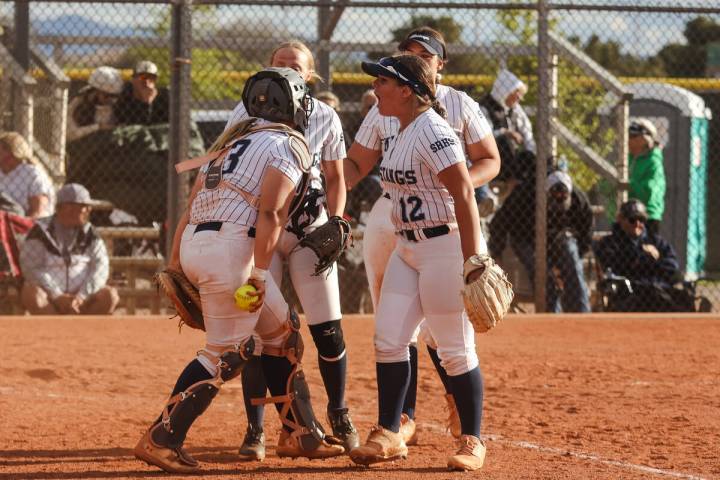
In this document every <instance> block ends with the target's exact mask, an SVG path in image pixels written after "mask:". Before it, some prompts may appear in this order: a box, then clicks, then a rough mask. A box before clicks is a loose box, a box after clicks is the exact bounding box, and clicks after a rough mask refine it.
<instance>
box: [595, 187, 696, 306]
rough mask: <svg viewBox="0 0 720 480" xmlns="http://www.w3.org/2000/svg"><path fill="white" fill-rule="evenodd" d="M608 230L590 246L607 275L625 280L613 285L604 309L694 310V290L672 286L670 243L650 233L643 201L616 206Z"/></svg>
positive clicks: (675, 273) (675, 274) (676, 274)
mask: <svg viewBox="0 0 720 480" xmlns="http://www.w3.org/2000/svg"><path fill="white" fill-rule="evenodd" d="M616 218H617V221H616V222H615V223H614V224H613V226H612V233H611V234H610V235H608V236H607V237H605V238H603V239H602V240H600V241H599V242H597V244H596V245H595V247H594V251H595V256H596V257H597V260H598V263H599V264H600V267H601V268H602V269H603V270H604V271H605V273H606V275H605V276H606V280H607V279H608V278H607V277H611V276H620V277H624V279H627V280H629V282H630V284H629V288H624V289H619V288H615V289H614V290H615V292H611V293H612V295H611V296H610V298H609V299H608V302H609V305H608V310H611V311H620V312H674V311H694V310H695V308H694V292H691V291H689V290H688V289H679V288H675V287H673V285H674V284H675V283H677V282H678V280H679V279H680V277H681V273H680V271H679V265H678V260H677V255H676V253H675V250H674V249H673V247H672V246H671V245H670V244H669V243H668V242H667V241H666V240H665V239H663V238H662V237H660V235H650V234H649V233H648V231H647V227H646V222H647V221H648V212H647V209H646V208H645V204H643V203H642V202H641V201H639V200H636V199H631V200H628V201H627V202H625V203H623V204H622V205H621V206H620V211H619V212H618V214H617V217H616Z"/></svg>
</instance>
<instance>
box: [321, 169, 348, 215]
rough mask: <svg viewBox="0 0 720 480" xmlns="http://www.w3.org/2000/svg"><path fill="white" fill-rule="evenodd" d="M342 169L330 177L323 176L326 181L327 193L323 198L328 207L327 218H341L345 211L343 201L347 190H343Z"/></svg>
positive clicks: (345, 198)
mask: <svg viewBox="0 0 720 480" xmlns="http://www.w3.org/2000/svg"><path fill="white" fill-rule="evenodd" d="M344 173H345V172H344V169H340V170H339V172H338V171H334V172H333V173H332V174H331V175H327V174H326V176H325V179H326V180H327V187H326V189H327V191H326V192H325V197H326V200H327V206H328V215H329V216H331V217H332V216H339V217H342V215H343V212H344V211H345V201H346V200H347V189H346V188H345V182H346V180H345V177H344Z"/></svg>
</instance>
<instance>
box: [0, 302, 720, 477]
mask: <svg viewBox="0 0 720 480" xmlns="http://www.w3.org/2000/svg"><path fill="white" fill-rule="evenodd" d="M344 324H345V332H346V333H345V336H346V340H347V342H348V352H349V361H350V365H349V378H348V401H349V404H350V407H351V413H352V414H353V417H354V420H355V422H356V424H357V426H358V427H359V429H360V430H361V433H362V436H363V437H365V435H367V432H368V429H369V427H370V425H371V424H372V423H373V422H374V420H375V416H376V393H375V365H374V362H373V353H372V330H373V325H372V319H371V318H368V317H348V318H346V320H344ZM202 338H203V337H202V334H201V332H197V331H192V330H188V329H183V332H182V334H180V335H178V334H177V329H176V328H175V324H174V321H172V320H167V319H166V318H158V317H153V318H137V317H134V318H130V317H111V318H83V319H70V318H30V317H4V318H2V317H0V347H1V348H0V352H2V364H1V365H0V479H71V478H93V479H106V478H107V479H110V478H112V479H116V478H146V477H150V478H154V477H157V478H173V477H172V476H170V475H166V474H163V473H162V472H160V471H159V470H157V469H155V468H152V467H149V466H147V465H146V464H144V463H141V462H139V461H137V460H135V459H134V458H133V457H132V454H131V449H132V447H133V446H134V444H135V442H136V441H137V440H138V438H139V437H140V435H141V434H142V432H143V430H144V429H145V428H146V427H147V426H148V424H149V422H150V421H151V420H152V419H153V418H154V417H155V416H156V415H157V414H158V413H159V411H160V409H161V407H162V405H163V403H164V401H165V398H166V396H167V394H168V393H169V392H170V389H171V387H172V384H173V383H174V381H175V379H176V377H177V375H178V373H179V372H180V370H181V369H182V368H183V366H184V365H185V364H186V363H187V362H188V360H190V359H191V358H192V356H193V353H194V351H195V350H197V349H198V348H200V347H201V346H202ZM305 338H306V340H307V339H309V338H310V337H309V334H308V333H307V331H305ZM306 344H307V350H306V356H305V364H306V371H307V372H308V376H309V379H310V381H311V388H312V391H313V395H314V403H315V405H316V411H317V412H323V411H324V404H325V393H324V390H323V389H322V384H321V382H320V377H319V374H318V372H317V368H316V360H315V356H316V354H315V350H314V348H313V347H312V341H307V342H306ZM718 345H720V317H717V316H715V317H712V316H695V317H692V318H682V317H678V318H675V317H669V316H667V317H661V318H658V317H657V316H644V317H623V318H617V317H598V316H588V317H583V318H580V317H571V316H564V317H558V316H555V317H552V316H512V317H510V318H509V319H508V320H507V321H506V322H505V323H504V324H503V325H501V326H500V327H499V328H498V329H496V330H495V331H493V332H491V333H489V334H486V335H483V336H480V337H478V351H479V354H480V358H481V363H482V366H483V372H484V376H485V387H486V390H485V414H484V418H483V432H484V434H485V435H486V436H487V440H488V442H487V444H488V455H487V460H486V465H485V467H484V468H483V469H482V470H481V471H480V472H478V473H475V474H460V473H450V472H448V471H447V470H446V469H445V458H446V455H447V454H448V453H450V452H451V451H452V450H453V443H452V441H451V438H450V437H449V435H447V434H446V433H445V431H444V423H443V422H444V418H445V412H444V410H443V405H444V401H443V398H442V387H441V384H440V382H439V380H438V379H437V377H436V375H435V373H434V371H433V370H432V365H431V362H430V360H429V358H428V356H427V354H426V353H425V352H424V351H423V350H424V349H421V354H420V368H421V372H420V380H419V399H418V410H417V415H418V424H419V425H420V428H421V436H420V445H418V446H417V447H411V449H410V456H409V458H408V459H407V460H405V461H401V462H396V463H393V464H387V465H382V466H380V467H373V468H369V469H368V468H364V467H356V466H353V465H352V463H351V462H350V461H349V459H348V458H347V457H341V458H338V459H332V460H327V461H317V462H310V461H306V460H296V461H284V460H280V459H278V458H277V457H275V456H274V455H273V453H272V451H270V452H269V455H268V458H267V459H266V460H265V461H264V462H263V463H261V464H242V463H238V461H237V458H236V456H235V453H236V451H237V447H238V445H239V443H240V441H241V439H242V433H243V431H244V428H245V420H244V414H243V409H242V392H241V389H240V382H239V381H237V380H236V381H234V382H232V383H230V384H227V385H226V386H225V388H224V390H222V391H221V393H220V395H219V396H218V397H217V398H216V400H215V402H214V403H213V405H212V406H211V407H210V409H209V410H208V412H206V413H205V415H203V416H202V417H201V418H200V419H199V420H198V421H197V423H196V424H195V426H194V427H193V429H192V430H191V431H190V435H189V436H188V440H187V443H186V445H187V446H188V447H189V448H188V449H189V451H190V452H191V453H193V454H194V455H195V456H196V457H197V458H198V459H199V460H200V461H201V462H202V463H203V468H204V470H203V476H204V477H205V478H228V477H231V476H235V475H243V474H249V475H252V477H253V478H270V479H278V480H280V479H282V480H289V479H296V480H300V479H303V480H305V479H317V478H338V477H340V476H342V477H345V478H366V479H375V478H385V479H391V478H392V479H395V478H398V479H410V478H415V477H417V476H418V475H422V478H423V479H446V478H460V477H462V476H464V477H468V476H470V475H472V476H473V477H475V476H477V477H482V478H487V479H511V478H518V479H520V478H533V479H535V478H547V479H558V478H562V479H577V478H593V479H618V478H623V479H638V478H686V479H699V478H720V458H719V456H718V448H720V447H718V445H720V354H719V353H718V351H719V350H718ZM276 426H277V416H276V415H275V413H274V412H272V413H269V414H268V415H267V418H266V431H267V432H268V437H269V438H268V445H273V444H274V442H275V440H276V438H277V434H276Z"/></svg>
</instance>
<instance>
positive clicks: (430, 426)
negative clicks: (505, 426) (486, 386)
mask: <svg viewBox="0 0 720 480" xmlns="http://www.w3.org/2000/svg"><path fill="white" fill-rule="evenodd" d="M422 429H423V430H432V431H433V432H438V433H443V434H444V433H446V432H447V428H446V427H445V426H444V425H440V424H437V423H423V424H422ZM483 437H485V438H487V439H488V440H491V441H493V442H498V443H504V444H506V445H512V446H514V447H519V448H525V449H528V450H537V451H539V452H544V453H554V454H557V455H561V456H570V457H575V458H579V459H581V460H590V461H592V462H598V463H602V464H605V465H612V466H614V467H620V468H625V469H628V470H638V471H640V472H644V473H653V474H655V475H662V476H666V477H672V478H683V479H686V480H707V479H706V478H705V477H700V476H697V475H694V474H692V473H684V472H676V471H674V470H663V469H662V468H654V467H647V466H645V465H636V464H634V463H629V462H622V461H620V460H609V459H606V458H602V457H600V456H599V455H595V454H592V453H582V452H573V451H570V450H565V449H562V448H555V447H545V446H542V445H538V444H536V443H533V442H527V441H524V440H510V439H507V438H504V437H503V436H502V435H497V434H485V435H483Z"/></svg>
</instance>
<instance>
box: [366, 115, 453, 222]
mask: <svg viewBox="0 0 720 480" xmlns="http://www.w3.org/2000/svg"><path fill="white" fill-rule="evenodd" d="M464 161H465V155H464V154H463V151H462V147H461V146H460V139H459V138H458V136H457V135H456V134H455V132H454V130H453V129H452V128H451V127H450V125H448V123H447V122H446V121H445V120H444V119H443V118H442V117H441V116H440V115H438V114H437V113H436V112H435V111H434V110H432V109H429V110H427V111H425V112H423V113H422V114H420V115H418V117H417V118H415V120H413V122H412V123H410V125H408V126H407V127H405V129H403V130H402V131H400V132H399V133H398V134H397V135H396V136H395V137H394V138H393V139H392V140H390V142H389V144H388V147H387V151H386V152H385V155H383V159H382V162H381V163H380V177H381V178H382V180H383V188H384V189H385V191H386V192H387V193H389V194H390V200H391V201H392V202H393V208H392V213H391V215H390V217H391V219H392V222H393V225H394V226H395V229H396V230H414V229H418V228H425V227H436V226H438V225H445V224H447V223H455V205H454V201H453V198H452V197H451V196H450V193H449V192H448V190H447V188H445V186H444V185H443V184H442V183H441V182H440V180H439V179H438V173H440V172H441V171H443V170H445V169H446V168H448V167H450V166H452V165H455V164H456V163H462V162H464Z"/></svg>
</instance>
